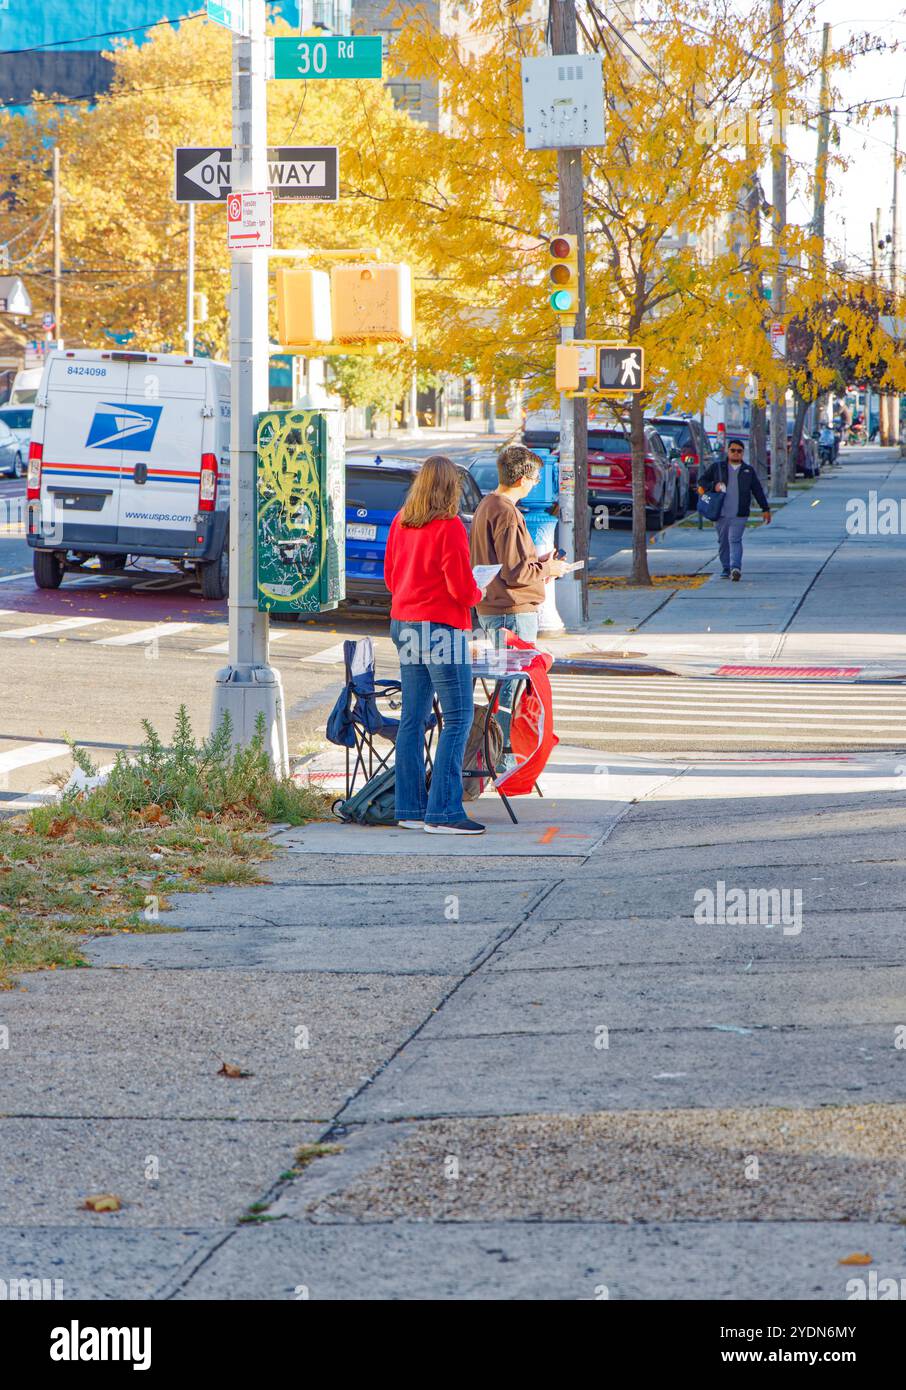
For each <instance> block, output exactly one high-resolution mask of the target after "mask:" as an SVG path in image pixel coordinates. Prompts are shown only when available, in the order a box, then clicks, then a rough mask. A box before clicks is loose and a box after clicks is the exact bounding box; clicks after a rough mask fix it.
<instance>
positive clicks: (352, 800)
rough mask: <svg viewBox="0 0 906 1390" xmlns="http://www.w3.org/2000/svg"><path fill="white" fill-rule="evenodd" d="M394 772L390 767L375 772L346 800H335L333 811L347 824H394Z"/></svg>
mask: <svg viewBox="0 0 906 1390" xmlns="http://www.w3.org/2000/svg"><path fill="white" fill-rule="evenodd" d="M395 798H396V773H395V771H394V769H393V768H392V767H388V768H384V769H383V770H382V771H381V772H376V773H375V774H374V776H373V777H372V778H371V780H370V781H369V782H366V783H365V785H364V787H361V788H360V789H359V791H357V792H355V793H354V795H353V796H351V797H349V799H348V801H335V802H334V804H333V813H334V815H335V816H339V818H340V820H342V821H345V822H346V823H347V825H395V824H396V807H395Z"/></svg>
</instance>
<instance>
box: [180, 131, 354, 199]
mask: <svg viewBox="0 0 906 1390" xmlns="http://www.w3.org/2000/svg"><path fill="white" fill-rule="evenodd" d="M175 155H176V192H175V197H176V201H177V203H222V202H223V201H224V199H225V198H226V197H227V195H228V194H229V193H230V192H232V184H231V181H230V171H231V161H232V158H233V151H232V150H231V149H230V148H229V146H227V145H220V146H195V145H181V146H179V148H178V149H176V151H175ZM267 179H268V188H269V189H270V191H271V193H273V195H274V198H275V200H276V201H277V202H278V203H288V202H294V201H296V200H301V201H303V202H309V203H335V202H337V201H338V199H339V196H340V168H339V160H338V158H337V147H336V145H312V146H305V145H275V146H273V147H272V148H271V149H269V150H268V152H267Z"/></svg>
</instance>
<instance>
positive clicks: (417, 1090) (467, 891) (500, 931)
mask: <svg viewBox="0 0 906 1390" xmlns="http://www.w3.org/2000/svg"><path fill="white" fill-rule="evenodd" d="M901 768H902V764H898V763H897V759H896V756H895V755H864V754H859V755H853V756H846V755H839V754H837V755H834V756H833V757H832V758H830V757H829V758H827V759H824V758H823V757H821V756H817V757H816V756H814V755H812V756H809V757H808V758H797V757H795V756H784V755H778V756H777V757H775V758H772V757H770V756H766V755H764V754H759V755H758V756H757V757H754V756H753V757H746V756H739V757H725V758H724V757H721V758H711V759H708V760H699V761H697V762H692V761H686V760H683V759H680V760H676V761H671V760H665V759H647V758H644V757H629V756H626V757H612V758H609V759H607V760H606V762H602V761H601V757H600V755H590V754H588V753H587V752H585V751H583V750H581V749H571V748H565V747H562V746H561V747H560V748H559V749H558V750H557V756H556V760H555V764H554V767H553V768H552V770H551V772H550V773H547V774H545V777H544V778H543V785H544V788H545V791H546V793H547V794H546V796H545V798H544V799H543V800H542V799H540V798H538V797H526V798H521V799H519V801H518V802H517V803H516V805H517V811H518V814H519V817H520V823H519V827H518V829H516V830H510V829H508V823H507V822H506V819H505V813H504V810H503V807H502V805H501V804H500V803H499V801H498V800H497V798H496V796H495V794H494V793H493V792H490V793H486V794H485V797H484V798H483V799H482V801H481V803H480V810H479V814H480V817H481V819H482V820H486V821H487V823H488V825H489V833H488V834H487V836H486V837H484V838H483V839H482V840H480V841H469V842H468V843H467V845H466V846H463V845H462V842H460V841H455V840H453V841H450V842H447V841H441V842H438V840H437V838H436V837H427V836H419V835H417V834H414V833H412V832H404V831H400V830H396V829H362V828H356V827H340V826H338V825H332V824H331V825H328V824H324V825H315V826H311V827H306V828H304V829H302V830H301V831H298V830H293V831H285V832H277V833H276V840H277V843H278V846H279V850H280V852H279V855H278V857H277V858H276V859H275V860H274V861H273V862H271V863H270V864H268V865H267V866H265V867H266V870H267V874H268V878H269V882H268V883H267V884H266V885H262V886H259V887H251V888H227V889H219V890H214V891H211V892H206V893H203V894H198V895H187V896H185V897H181V898H179V899H177V903H178V905H177V906H176V908H175V910H174V911H173V912H172V913H170V914H168V916H167V918H166V927H167V928H168V930H166V931H165V932H164V933H163V934H155V935H145V934H139V935H134V934H130V935H123V934H119V935H116V936H110V937H107V938H103V939H98V940H95V941H93V942H92V943H90V945H89V947H88V949H87V952H86V954H87V956H88V959H89V960H90V962H91V964H92V966H93V968H91V969H86V970H79V971H65V972H64V971H55V972H50V971H47V972H43V973H41V974H33V975H26V976H23V977H22V980H21V986H22V988H21V990H20V991H17V992H14V993H11V994H7V995H4V996H2V998H0V1021H2V1022H3V1023H4V1024H5V1025H6V1026H7V1027H8V1029H9V1048H8V1050H6V1051H4V1052H0V1059H2V1060H0V1116H2V1118H0V1144H2V1149H3V1153H4V1158H5V1161H4V1163H3V1165H2V1167H0V1197H2V1201H0V1209H2V1222H3V1224H2V1227H0V1277H2V1278H4V1279H7V1280H8V1279H9V1278H12V1277H25V1276H29V1277H34V1278H58V1279H60V1280H62V1284H63V1292H64V1296H65V1297H66V1298H78V1297H85V1298H122V1297H135V1296H138V1297H148V1298H168V1297H174V1298H180V1299H196V1298H223V1299H248V1298H268V1299H293V1298H304V1297H311V1298H316V1299H325V1298H343V1299H366V1298H369V1299H387V1298H405V1299H426V1298H487V1299H497V1298H504V1299H509V1298H531V1299H570V1300H572V1299H596V1298H603V1297H611V1298H646V1299H651V1298H671V1299H677V1298H678V1299H684V1298H718V1299H750V1298H755V1297H769V1298H772V1299H793V1300H795V1299H804V1298H814V1297H817V1298H824V1299H831V1300H839V1299H842V1298H845V1297H846V1296H847V1282H848V1281H849V1280H850V1279H852V1278H853V1277H864V1276H865V1275H866V1271H865V1269H863V1268H853V1267H850V1266H845V1265H841V1264H840V1263H839V1262H840V1261H841V1260H843V1259H845V1258H846V1257H848V1256H849V1255H850V1254H852V1253H856V1252H859V1253H867V1254H869V1255H870V1256H871V1260H872V1265H871V1269H872V1270H873V1271H876V1272H877V1274H878V1276H879V1277H894V1278H897V1279H899V1278H902V1277H903V1276H904V1275H906V1227H904V1224H903V1222H904V1219H906V1189H904V1178H906V1159H904V1152H906V1148H904V1140H906V1104H904V1089H906V1077H904V1072H903V1067H904V1065H906V1063H904V1060H903V1059H904V1056H906V1052H904V1051H903V1050H902V1048H901V1047H900V1046H899V1045H898V1042H897V1037H898V1031H897V1030H898V1029H900V1031H902V1025H903V1023H904V1021H906V1020H904V1019H903V1016H902V1014H903V1009H902V1000H903V991H904V985H906V968H904V966H903V964H902V961H903V953H902V922H903V911H904V909H906V886H904V881H903V874H902V863H903V859H904V848H906V839H904V835H906V797H904V795H903V790H902V786H903V778H902V776H901V775H899V774H900V771H901ZM719 882H723V883H725V885H726V890H727V891H729V889H730V888H733V887H741V888H743V889H744V890H745V891H746V893H747V894H748V893H749V891H750V890H765V891H766V893H767V894H768V895H770V894H772V893H776V894H783V893H786V894H787V897H786V898H783V899H781V900H780V901H781V905H784V904H785V906H786V909H787V910H786V913H785V915H784V917H783V920H782V921H781V920H779V919H778V920H775V921H774V924H773V925H770V924H769V922H768V920H767V916H768V915H770V914H768V913H767V908H766V907H765V904H767V903H770V902H771V901H772V899H771V898H770V896H767V897H759V898H758V899H756V900H753V899H750V898H747V899H746V901H747V903H748V907H747V910H746V912H744V913H743V920H742V921H741V922H738V923H737V922H736V920H735V918H734V917H733V915H732V914H731V913H728V914H726V915H727V916H729V917H730V923H729V924H724V923H723V922H722V921H721V920H720V917H721V913H720V901H721V897H720V895H721V890H720V888H719ZM709 892H710V893H711V894H712V899H709ZM797 895H798V896H797ZM709 902H710V904H711V906H712V907H714V912H712V914H711V920H709V919H708V908H709ZM797 904H798V906H797ZM771 911H773V908H772V909H771ZM696 914H697V916H696ZM766 914H767V915H766ZM697 918H698V919H697ZM224 1061H225V1062H229V1063H233V1064H234V1065H235V1066H237V1067H238V1068H240V1069H241V1071H242V1072H243V1073H244V1075H243V1076H242V1077H236V1078H232V1077H226V1076H223V1075H219V1074H218V1073H219V1070H220V1067H221V1063H222V1062H224ZM319 1141H324V1142H326V1143H328V1144H330V1145H332V1146H337V1148H338V1150H339V1151H338V1152H330V1153H326V1154H324V1155H323V1156H317V1157H316V1156H314V1155H313V1154H312V1151H311V1149H309V1150H308V1151H307V1152H305V1153H303V1154H301V1155H300V1156H298V1157H296V1155H297V1151H298V1149H299V1148H300V1146H305V1145H312V1144H314V1143H317V1142H319ZM98 1192H113V1193H116V1194H117V1195H119V1196H120V1197H121V1198H122V1200H123V1207H122V1210H120V1211H119V1212H115V1213H104V1214H95V1213H92V1212H88V1211H85V1210H83V1209H82V1204H83V1202H84V1199H85V1197H86V1195H88V1194H89V1193H98ZM252 1204H260V1205H256V1207H255V1210H254V1211H253V1212H249V1207H250V1206H251V1205H252ZM243 1216H245V1217H246V1220H245V1221H243V1220H242V1217H243Z"/></svg>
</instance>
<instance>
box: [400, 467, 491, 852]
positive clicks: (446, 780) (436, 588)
mask: <svg viewBox="0 0 906 1390" xmlns="http://www.w3.org/2000/svg"><path fill="white" fill-rule="evenodd" d="M460 489H461V484H460V480H459V471H458V469H457V468H456V466H455V464H453V463H451V462H450V460H449V459H448V458H445V457H444V456H443V455H442V454H434V455H432V457H431V458H429V459H426V461H425V463H424V464H423V465H422V467H421V468H420V469H419V471H418V473H417V474H416V476H415V481H414V482H413V484H412V487H411V488H410V490H409V495H408V497H407V498H406V501H405V504H404V505H403V509H402V511H401V512H399V513H398V515H397V516H395V517H394V518H393V523H392V525H391V527H390V534H389V536H388V537H387V552H386V555H385V556H384V580H385V582H386V584H387V588H388V589H389V590H390V593H391V595H392V596H393V603H392V606H391V609H390V619H391V621H390V635H391V637H392V638H393V640H394V642H395V644H396V648H397V651H398V652H399V657H400V680H401V683H402V687H403V709H402V715H401V718H400V727H399V732H398V733H397V736H396V818H397V822H398V824H400V825H401V826H404V827H405V829H407V830H422V829H424V830H427V831H429V832H430V833H431V834H437V835H441V834H447V835H481V834H482V833H483V832H484V826H483V825H479V824H478V822H477V821H473V820H470V819H469V817H468V816H467V815H466V813H465V811H464V810H463V805H462V760H463V754H464V752H465V747H466V740H467V738H468V736H469V730H470V728H471V727H472V661H471V653H470V649H469V640H470V638H471V635H472V618H471V612H470V610H471V608H472V605H473V604H475V603H477V602H478V600H479V599H480V598H481V596H482V592H483V591H482V590H481V589H479V587H478V585H477V584H476V583H475V579H474V577H473V575H472V566H471V561H470V559H469V538H468V536H467V534H466V528H465V527H464V526H463V524H462V521H461V520H460V518H459V516H458V510H459V497H460ZM435 693H436V694H437V698H438V701H439V703H440V708H441V713H442V714H443V729H442V730H441V735H440V739H439V740H438V744H437V750H436V752H435V755H434V767H433V770H432V773H431V790H430V792H429V791H427V789H426V787H425V724H426V723H427V721H428V719H429V718H430V715H431V702H432V698H433V696H434V695H435Z"/></svg>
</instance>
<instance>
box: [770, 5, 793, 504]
mask: <svg viewBox="0 0 906 1390" xmlns="http://www.w3.org/2000/svg"><path fill="white" fill-rule="evenodd" d="M785 42H786V34H785V31H784V15H783V0H771V97H772V104H773V108H774V128H773V130H772V132H771V203H772V214H773V215H772V219H771V225H772V242H773V248H774V278H773V286H772V291H771V294H772V298H771V312H772V316H773V317H774V318H775V319H778V320H780V322H781V323H782V322H783V321H784V317H785V315H786V268H785V263H784V258H785V255H786V251H785V248H784V234H785V232H786V54H785V51H784V50H785ZM794 463H795V461H794ZM786 495H787V456H786V380H785V378H784V380H783V381H782V382H781V384H780V385H779V386H775V387H774V389H773V391H772V393H771V496H772V497H786Z"/></svg>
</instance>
